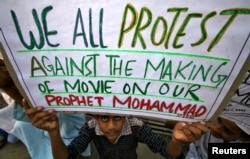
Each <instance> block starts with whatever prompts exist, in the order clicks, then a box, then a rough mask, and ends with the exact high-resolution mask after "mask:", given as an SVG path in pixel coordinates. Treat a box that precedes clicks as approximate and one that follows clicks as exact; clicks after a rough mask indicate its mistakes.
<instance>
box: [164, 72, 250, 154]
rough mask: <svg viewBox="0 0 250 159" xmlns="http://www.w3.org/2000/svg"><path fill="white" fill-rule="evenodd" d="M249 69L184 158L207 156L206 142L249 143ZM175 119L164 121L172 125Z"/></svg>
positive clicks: (169, 125) (167, 124)
mask: <svg viewBox="0 0 250 159" xmlns="http://www.w3.org/2000/svg"><path fill="white" fill-rule="evenodd" d="M249 94H250V70H248V71H247V73H246V75H245V78H244V80H243V81H242V83H241V84H240V86H239V87H238V89H237V90H236V92H235V94H234V95H233V97H232V99H231V100H230V102H229V104H228V105H227V106H226V107H225V108H224V110H223V112H222V113H221V114H220V116H219V117H218V118H217V119H216V120H214V121H212V122H207V126H208V127H209V129H210V130H209V131H208V132H207V133H205V134H204V135H203V136H202V137H201V139H200V140H197V141H195V142H193V143H191V144H190V145H189V150H188V152H187V154H186V159H204V158H208V143H241V142H246V143H250V103H249V101H250V96H249ZM175 124H176V121H168V122H166V126H167V127H173V126H174V125H175Z"/></svg>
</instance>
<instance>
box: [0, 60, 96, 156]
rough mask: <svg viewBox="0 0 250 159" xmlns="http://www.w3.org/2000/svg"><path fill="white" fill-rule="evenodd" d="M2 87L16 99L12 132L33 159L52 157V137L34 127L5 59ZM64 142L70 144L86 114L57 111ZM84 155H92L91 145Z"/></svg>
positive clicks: (0, 79)
mask: <svg viewBox="0 0 250 159" xmlns="http://www.w3.org/2000/svg"><path fill="white" fill-rule="evenodd" d="M0 89H1V90H2V91H3V92H5V93H6V94H8V95H9V96H10V97H11V98H12V99H14V101H15V102H14V110H13V118H14V119H15V120H16V121H15V125H14V128H13V129H12V130H11V133H12V134H13V135H15V136H16V137H17V138H18V139H20V140H21V141H22V142H23V143H24V144H25V146H26V147H27V149H28V152H29V154H30V156H31V158H32V159H45V158H46V159H52V158H53V157H52V152H51V144H50V138H49V136H48V134H47V133H46V131H43V130H40V129H37V128H35V127H33V126H32V125H31V123H30V120H29V118H28V117H27V116H26V114H25V110H24V108H23V106H22V99H23V97H22V95H21V94H20V92H19V90H18V88H17V87H16V85H15V84H14V81H13V80H12V78H11V76H10V74H9V72H8V70H7V68H6V66H5V64H4V61H3V59H0ZM57 116H58V119H59V121H60V131H61V136H62V138H63V142H65V144H68V143H69V142H71V141H72V140H73V138H75V137H76V136H77V134H78V132H79V130H80V127H81V126H82V123H85V122H86V119H85V116H84V114H73V113H57ZM81 155H82V156H86V157H87V156H90V155H91V152H90V146H89V145H88V147H87V149H86V151H84V152H83V153H82V154H81Z"/></svg>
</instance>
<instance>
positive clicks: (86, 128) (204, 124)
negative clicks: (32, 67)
mask: <svg viewBox="0 0 250 159" xmlns="http://www.w3.org/2000/svg"><path fill="white" fill-rule="evenodd" d="M0 88H1V92H2V93H4V94H5V95H6V96H7V98H5V99H6V101H7V103H8V106H6V107H5V108H2V110H1V112H3V114H5V115H7V116H8V118H9V119H8V122H9V123H10V124H5V125H7V126H9V128H7V127H4V126H1V129H0V148H2V147H3V146H4V144H5V143H6V142H8V141H9V142H17V141H19V140H20V141H21V142H23V143H24V144H25V146H26V147H27V149H28V152H29V154H30V156H31V157H32V159H44V158H47V159H50V158H51V159H52V158H54V159H64V158H65V159H66V158H72V159H73V158H78V157H79V156H91V151H90V143H91V142H93V143H94V144H95V147H96V149H97V151H98V154H99V158H100V159H106V158H107V159H112V158H114V159H118V158H119V159H122V158H126V159H127V158H129V159H136V158H137V153H136V148H137V146H138V143H143V144H146V145H147V146H148V147H149V148H150V150H151V151H152V152H154V153H160V154H161V155H162V156H163V157H164V158H190V159H191V158H192V159H196V158H197V159H204V158H207V152H208V143H210V142H221V143H224V142H249V141H250V126H249V123H250V122H249V118H250V117H249V114H250V112H249V104H248V102H246V101H244V99H243V98H242V96H241V94H244V93H245V92H247V91H249V90H250V72H249V71H247V73H246V76H245V79H244V80H243V82H242V83H241V85H240V86H239V88H238V90H237V91H236V92H235V95H234V96H233V98H232V99H231V101H230V103H229V104H228V106H227V107H226V108H225V110H224V111H223V112H222V114H221V115H220V116H219V117H218V118H217V119H216V120H214V121H200V122H193V123H190V122H184V121H183V122H180V121H178V122H177V121H167V122H166V126H167V127H169V128H172V130H173V131H172V135H171V137H163V136H162V135H159V134H156V133H154V132H153V131H152V128H151V127H150V126H149V125H147V124H145V123H143V122H142V121H141V120H140V119H138V118H136V117H131V116H121V115H99V114H94V116H93V118H92V119H90V120H88V121H87V120H86V118H85V116H84V114H81V113H62V112H56V111H55V110H52V109H50V110H44V107H43V106H37V107H31V106H29V104H28V103H27V101H26V100H25V99H24V98H23V97H22V95H21V94H20V92H19V91H18V89H17V87H16V86H15V84H14V82H13V80H12V78H11V76H10V74H9V73H8V70H7V68H6V66H5V64H4V61H3V59H1V60H0ZM8 98H9V99H8ZM8 100H9V101H8ZM236 110H244V111H238V112H237V113H235V112H236ZM1 112H0V114H1ZM6 112H8V113H6ZM1 116H2V115H1ZM2 117H3V116H2ZM4 118H5V119H7V118H6V117H4ZM1 123H2V122H1ZM1 125H4V124H1ZM38 143H39V144H38ZM183 143H190V145H189V150H188V152H187V153H184V152H183V148H182V146H183Z"/></svg>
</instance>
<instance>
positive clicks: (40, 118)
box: [22, 99, 59, 132]
mask: <svg viewBox="0 0 250 159" xmlns="http://www.w3.org/2000/svg"><path fill="white" fill-rule="evenodd" d="M22 103H23V107H24V108H25V110H26V111H25V113H26V115H27V116H28V117H29V118H30V120H31V123H32V125H33V126H35V127H37V128H40V129H43V130H47V131H48V132H52V131H55V130H58V129H59V121H58V118H57V116H56V113H55V110H52V109H51V110H46V111H44V108H43V107H42V106H38V107H30V106H29V104H28V103H27V101H26V100H24V99H23V102H22Z"/></svg>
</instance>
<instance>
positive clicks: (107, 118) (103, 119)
mask: <svg viewBox="0 0 250 159" xmlns="http://www.w3.org/2000/svg"><path fill="white" fill-rule="evenodd" d="M101 120H102V121H108V120H109V117H108V116H101Z"/></svg>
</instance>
